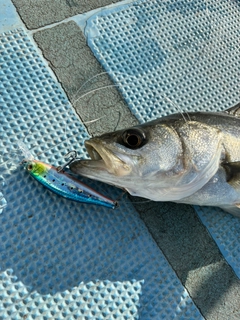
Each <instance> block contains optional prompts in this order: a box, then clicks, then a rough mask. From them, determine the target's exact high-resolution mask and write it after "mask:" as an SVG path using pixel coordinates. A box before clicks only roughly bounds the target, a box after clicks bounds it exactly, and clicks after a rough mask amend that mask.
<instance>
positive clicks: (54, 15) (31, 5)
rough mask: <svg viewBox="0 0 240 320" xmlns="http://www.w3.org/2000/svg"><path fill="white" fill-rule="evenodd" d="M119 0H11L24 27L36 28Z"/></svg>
mask: <svg viewBox="0 0 240 320" xmlns="http://www.w3.org/2000/svg"><path fill="white" fill-rule="evenodd" d="M118 1H119V0H38V1H31V0H12V2H13V4H14V5H15V6H16V8H17V10H18V13H19V14H20V16H21V18H22V19H23V22H24V23H25V25H26V27H27V28H29V29H37V28H40V27H44V26H46V25H48V24H51V23H55V22H59V21H61V20H63V19H65V18H69V17H72V16H74V15H76V14H79V13H84V12H87V11H90V10H93V9H97V8H100V7H104V6H106V5H109V4H112V3H115V2H118Z"/></svg>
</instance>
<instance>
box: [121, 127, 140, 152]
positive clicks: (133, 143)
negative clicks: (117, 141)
mask: <svg viewBox="0 0 240 320" xmlns="http://www.w3.org/2000/svg"><path fill="white" fill-rule="evenodd" d="M122 140H123V144H124V146H125V147H128V148H130V149H137V148H140V147H142V146H143V144H144V142H145V140H146V137H145V134H144V132H142V131H140V130H138V129H128V130H126V131H125V132H124V133H123V135H122Z"/></svg>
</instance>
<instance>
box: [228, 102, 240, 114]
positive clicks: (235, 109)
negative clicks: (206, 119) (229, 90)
mask: <svg viewBox="0 0 240 320" xmlns="http://www.w3.org/2000/svg"><path fill="white" fill-rule="evenodd" d="M224 112H226V113H228V114H231V115H232V116H235V117H238V118H240V102H239V103H238V104H236V105H235V106H234V107H231V108H229V109H226V110H224Z"/></svg>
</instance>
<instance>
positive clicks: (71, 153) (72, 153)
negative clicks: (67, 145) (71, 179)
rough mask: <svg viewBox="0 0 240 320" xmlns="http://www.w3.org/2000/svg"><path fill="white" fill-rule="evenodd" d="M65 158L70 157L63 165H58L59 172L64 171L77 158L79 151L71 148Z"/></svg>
mask: <svg viewBox="0 0 240 320" xmlns="http://www.w3.org/2000/svg"><path fill="white" fill-rule="evenodd" d="M64 158H70V160H68V161H67V162H66V163H65V164H63V165H62V166H58V167H57V172H61V171H63V169H64V168H66V166H68V165H69V164H70V163H72V162H73V161H74V160H75V159H76V158H77V151H76V150H71V151H69V152H68V153H66V154H65V156H64Z"/></svg>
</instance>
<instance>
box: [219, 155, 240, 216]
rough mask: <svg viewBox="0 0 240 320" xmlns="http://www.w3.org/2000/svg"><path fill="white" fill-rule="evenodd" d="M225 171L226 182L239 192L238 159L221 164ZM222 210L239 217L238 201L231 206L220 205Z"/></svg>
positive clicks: (239, 172) (239, 204) (239, 205)
mask: <svg viewBox="0 0 240 320" xmlns="http://www.w3.org/2000/svg"><path fill="white" fill-rule="evenodd" d="M222 166H223V168H224V169H225V171H226V178H227V183H229V184H230V185H231V186H232V187H233V188H234V189H235V190H236V191H239V192H240V161H236V162H229V163H224V164H222ZM222 209H223V210H225V211H227V212H229V213H231V214H233V215H234V216H236V217H240V203H235V204H234V205H233V206H226V207H222Z"/></svg>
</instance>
